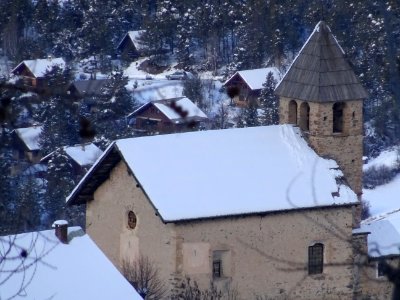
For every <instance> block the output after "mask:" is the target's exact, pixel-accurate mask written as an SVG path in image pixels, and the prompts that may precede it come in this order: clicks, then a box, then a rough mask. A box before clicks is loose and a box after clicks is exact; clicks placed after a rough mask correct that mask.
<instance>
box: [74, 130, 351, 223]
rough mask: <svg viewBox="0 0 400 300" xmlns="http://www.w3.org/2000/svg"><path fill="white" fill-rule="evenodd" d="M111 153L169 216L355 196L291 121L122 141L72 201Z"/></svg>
mask: <svg viewBox="0 0 400 300" xmlns="http://www.w3.org/2000/svg"><path fill="white" fill-rule="evenodd" d="M114 150H115V151H114ZM112 153H119V155H121V156H122V158H123V159H124V161H125V162H126V163H127V165H128V166H129V168H130V169H131V170H132V172H133V174H134V175H135V177H136V178H137V179H138V181H139V183H140V186H141V187H142V188H143V190H144V191H145V193H146V194H147V195H148V197H149V200H150V201H151V202H152V203H153V205H154V206H155V208H156V209H157V210H158V212H159V215H160V216H161V217H162V218H163V220H164V221H178V220H184V219H195V218H206V217H217V216H227V215H242V214H251V213H261V212H270V211H280V210H291V209H298V208H309V207H320V206H331V205H347V204H354V203H356V202H357V197H356V195H355V194H354V192H353V191H352V190H351V189H350V188H349V187H347V186H345V185H343V184H338V183H337V182H336V178H337V177H338V176H342V173H341V171H340V170H339V169H338V165H337V164H336V162H335V161H333V160H328V159H323V158H321V157H319V156H318V155H317V154H316V153H315V152H314V151H313V150H312V149H311V148H310V147H309V146H308V144H307V142H306V141H305V140H304V139H303V138H302V137H301V132H300V130H299V129H298V128H296V127H293V126H291V125H275V126H267V127H252V128H238V129H225V130H211V131H200V132H190V133H181V134H169V135H159V136H152V137H141V138H130V139H122V140H118V141H116V142H115V143H114V144H112V145H110V147H109V148H108V149H107V150H106V151H105V156H103V157H100V158H99V160H98V161H97V162H96V163H95V165H93V167H92V168H91V170H89V172H88V173H87V174H86V175H85V177H84V178H83V179H82V180H81V182H80V183H79V184H78V186H76V187H75V189H74V190H73V191H72V193H71V194H70V196H69V197H68V198H67V201H68V202H70V203H75V202H78V200H77V199H78V197H80V195H79V193H81V192H82V191H83V190H84V189H85V188H86V185H87V183H88V182H90V180H91V176H92V173H93V174H94V173H95V171H96V170H100V169H101V162H102V161H105V160H106V158H107V155H111V154H112ZM93 176H94V175H93ZM91 192H93V191H91ZM337 192H338V194H339V196H334V195H336V193H337ZM82 196H84V195H83V194H82Z"/></svg>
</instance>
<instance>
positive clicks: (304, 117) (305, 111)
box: [299, 102, 310, 131]
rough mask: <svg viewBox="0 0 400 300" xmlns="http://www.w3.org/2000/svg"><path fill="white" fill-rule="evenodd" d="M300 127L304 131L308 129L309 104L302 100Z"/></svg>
mask: <svg viewBox="0 0 400 300" xmlns="http://www.w3.org/2000/svg"><path fill="white" fill-rule="evenodd" d="M299 125H300V128H301V129H302V130H304V131H308V130H310V105H308V103H307V102H303V103H302V104H301V105H300V123H299Z"/></svg>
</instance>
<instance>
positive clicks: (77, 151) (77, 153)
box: [40, 143, 103, 176]
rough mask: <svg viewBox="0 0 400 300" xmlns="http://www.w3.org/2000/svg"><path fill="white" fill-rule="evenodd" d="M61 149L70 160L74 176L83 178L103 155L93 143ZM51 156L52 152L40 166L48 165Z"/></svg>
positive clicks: (43, 159) (42, 160)
mask: <svg viewBox="0 0 400 300" xmlns="http://www.w3.org/2000/svg"><path fill="white" fill-rule="evenodd" d="M62 149H63V151H64V152H65V153H66V154H67V156H68V157H69V158H70V161H71V163H72V166H73V170H74V175H75V176H83V175H84V174H85V173H86V172H87V170H88V169H89V168H90V167H91V166H92V165H93V164H94V162H95V161H96V160H97V159H98V158H99V157H100V156H101V154H102V153H103V151H101V150H100V149H99V148H98V147H97V146H96V145H95V144H93V143H88V144H79V145H75V146H64V147H62ZM53 154H54V152H52V153H50V154H48V155H46V156H45V157H43V158H42V159H41V160H40V162H41V163H42V164H46V163H48V161H49V160H50V159H51V158H52V156H53Z"/></svg>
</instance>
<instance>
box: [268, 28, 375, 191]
mask: <svg viewBox="0 0 400 300" xmlns="http://www.w3.org/2000/svg"><path fill="white" fill-rule="evenodd" d="M275 93H276V94H277V95H278V96H279V98H280V101H279V103H280V104H279V119H280V123H281V124H296V125H298V126H299V127H300V128H301V129H302V131H303V133H304V135H305V137H306V139H307V140H308V142H309V144H310V145H311V147H313V149H314V150H315V151H316V152H317V153H318V154H319V155H320V156H322V157H327V158H332V159H334V160H336V162H337V163H338V164H339V166H340V168H341V170H342V171H343V173H344V176H345V178H346V180H347V182H348V184H349V185H350V187H351V188H352V189H353V191H354V192H355V193H356V194H357V195H361V193H362V155H363V100H364V99H365V98H366V97H367V96H368V94H367V92H366V91H365V89H364V88H363V87H362V85H361V84H360V82H359V80H358V78H357V77H356V75H355V74H354V71H353V70H352V68H351V66H350V64H349V63H348V62H347V60H346V57H345V54H344V51H343V49H342V48H341V47H340V45H339V44H338V42H337V40H336V38H335V37H334V36H333V34H332V32H331V30H330V28H329V27H328V26H327V25H326V24H325V23H324V22H323V21H321V22H319V23H318V24H317V26H316V27H315V29H314V31H313V32H312V34H311V35H310V37H309V38H308V40H307V41H306V43H305V44H304V46H303V47H302V49H301V50H300V52H299V54H298V55H297V57H296V58H295V60H294V61H293V64H292V65H291V67H290V68H289V70H288V71H287V72H286V74H285V76H284V77H283V79H282V81H281V82H280V83H279V85H278V86H277V88H276V89H275Z"/></svg>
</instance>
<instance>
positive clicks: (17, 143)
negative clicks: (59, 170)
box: [14, 125, 42, 163]
mask: <svg viewBox="0 0 400 300" xmlns="http://www.w3.org/2000/svg"><path fill="white" fill-rule="evenodd" d="M41 132H42V126H38V125H37V126H32V127H27V128H17V129H15V130H14V157H15V158H16V159H18V160H21V159H26V160H28V161H29V162H30V163H37V162H38V161H39V160H40V159H41V155H40V145H39V137H40V133H41Z"/></svg>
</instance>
